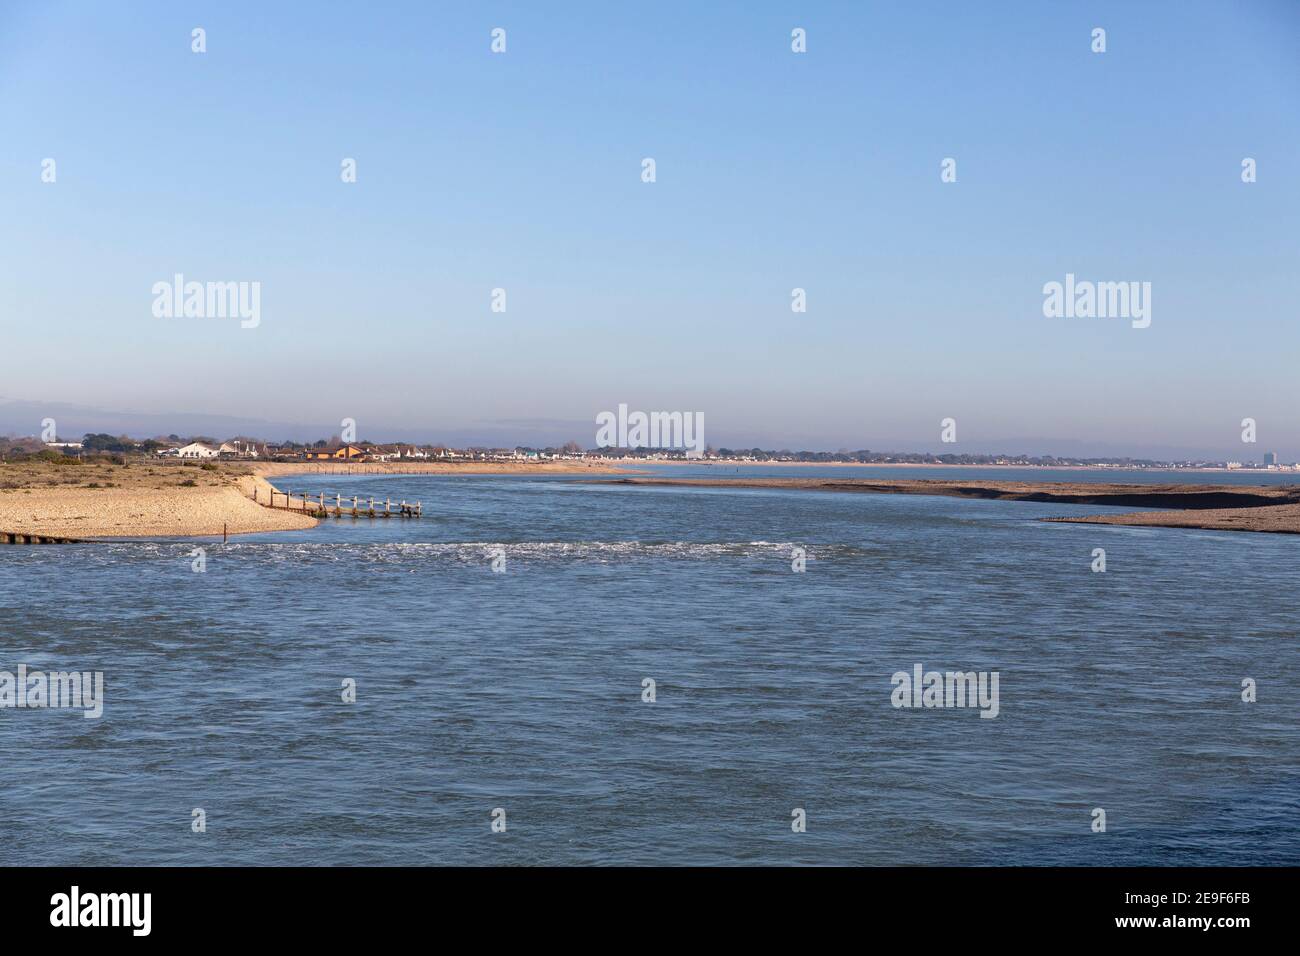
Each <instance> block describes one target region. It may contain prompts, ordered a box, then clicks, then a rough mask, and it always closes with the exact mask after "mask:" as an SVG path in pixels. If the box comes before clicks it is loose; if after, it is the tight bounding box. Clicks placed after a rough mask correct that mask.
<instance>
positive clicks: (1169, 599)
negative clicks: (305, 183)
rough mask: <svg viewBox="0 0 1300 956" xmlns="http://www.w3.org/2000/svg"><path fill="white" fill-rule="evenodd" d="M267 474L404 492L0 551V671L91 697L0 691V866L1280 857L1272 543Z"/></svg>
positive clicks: (799, 497) (1292, 784)
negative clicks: (197, 819) (409, 504)
mask: <svg viewBox="0 0 1300 956" xmlns="http://www.w3.org/2000/svg"><path fill="white" fill-rule="evenodd" d="M867 471H871V470H866V469H864V470H863V472H864V473H865V472H867ZM881 472H883V473H884V474H885V476H887V477H909V476H914V475H918V474H922V472H921V471H920V470H917V471H912V472H905V471H902V470H898V469H889V470H881V471H872V473H881ZM675 473H681V474H685V473H693V472H692V470H690V469H684V470H683V469H677V470H675ZM702 473H704V474H709V475H715V476H718V477H722V473H720V472H718V471H717V470H712V471H706V472H702ZM753 473H757V474H774V475H780V474H789V473H793V474H796V475H814V474H825V473H826V472H825V471H818V472H813V471H810V470H809V469H798V470H793V471H792V472H790V471H774V470H769V469H763V470H759V471H755V472H753ZM834 473H835V474H836V475H842V476H844V477H848V476H850V475H852V474H854V472H853V471H851V470H848V469H844V470H836V471H835V472H834ZM733 474H743V472H733ZM929 474H930V475H932V476H938V477H948V476H949V473H946V472H930V473H929ZM963 474H964V475H966V476H967V477H980V476H979V475H975V474H973V473H966V472H964V473H963ZM1084 474H1085V475H1093V476H1096V475H1097V473H1084ZM993 476H996V477H1007V478H1015V477H1023V475H1019V474H1016V473H1008V472H997V473H996V474H995V475H988V476H985V477H993ZM1033 477H1044V476H1043V475H1042V474H1041V473H1038V474H1035V475H1033ZM1053 477H1057V478H1062V479H1064V478H1076V477H1079V476H1077V475H1073V474H1069V473H1065V474H1057V475H1054V476H1053ZM1100 477H1101V479H1102V480H1130V479H1131V478H1132V477H1133V476H1132V473H1122V474H1119V475H1115V474H1105V473H1102V474H1101V475H1100ZM1170 477H1171V476H1169V475H1160V476H1157V477H1155V478H1152V477H1151V476H1149V475H1143V476H1141V477H1140V478H1139V479H1137V480H1170ZM1202 477H1203V476H1202ZM1234 477H1235V476H1234ZM1219 478H1220V476H1215V477H1213V478H1211V479H1210V480H1215V481H1217V480H1219ZM1256 480H1258V478H1257V479H1256ZM278 483H279V484H280V486H281V487H286V486H291V487H292V488H293V489H294V490H295V491H297V490H306V491H311V492H317V491H326V492H330V493H333V492H335V491H339V492H345V493H349V494H351V493H361V494H364V495H366V496H369V495H371V494H374V495H377V496H379V497H387V496H391V497H393V498H394V499H402V498H405V499H408V500H409V499H417V498H418V499H421V500H422V501H423V502H424V507H425V513H426V517H425V519H424V520H422V521H399V520H390V521H374V522H371V521H365V520H357V521H353V520H352V519H344V520H341V521H338V520H332V521H330V522H328V523H326V524H324V525H322V526H321V527H319V528H316V529H314V530H310V531H304V532H292V533H284V534H275V535H259V536H252V537H244V538H238V539H232V540H231V541H230V543H228V544H226V545H224V546H223V545H222V544H221V543H220V542H219V541H215V542H214V541H211V540H208V541H202V542H197V545H201V546H202V547H204V548H205V549H206V552H207V554H206V561H207V570H206V571H205V572H204V573H195V572H193V571H192V570H191V566H192V561H193V558H192V556H191V552H192V551H193V549H194V548H195V547H196V542H192V541H185V542H179V541H167V542H131V543H115V544H97V545H71V546H63V547H54V546H51V547H6V548H0V608H2V609H3V620H4V622H5V624H4V630H3V639H2V640H0V669H5V670H10V671H14V670H16V669H17V666H18V665H19V664H26V665H27V666H28V667H29V668H32V669H36V668H41V669H46V670H58V669H81V670H102V671H103V672H104V679H105V690H106V697H107V701H106V704H105V709H104V715H103V717H102V718H101V719H98V720H88V719H85V718H83V717H82V716H81V715H80V714H79V713H76V712H69V711H52V710H15V709H4V710H0V747H2V748H3V754H4V762H3V765H4V773H5V780H4V782H3V785H2V786H0V832H3V833H4V838H3V839H2V840H0V863H8V864H14V863H32V864H55V863H71V864H107V863H122V862H135V863H184V864H227V863H251V864H282V863H308V864H356V863H375V864H386V863H405V864H422V863H484V864H486V863H527V864H536V863H617V864H632V863H713V864H731V863H745V862H762V863H812V864H821V863H834V864H859V863H860V864H910V863H957V864H963V863H1005V864H1035V863H1084V864H1092V863H1098V864H1112V863H1131V864H1175V863H1191V864H1199V863H1221V864H1252V863H1289V864H1297V863H1300V836H1298V829H1300V827H1298V824H1300V797H1298V796H1297V794H1298V793H1300V786H1298V785H1300V751H1298V748H1297V742H1298V741H1300V734H1298V733H1297V713H1298V710H1297V707H1296V698H1295V693H1296V688H1297V687H1300V667H1298V666H1297V651H1296V634H1297V626H1296V619H1295V612H1294V608H1295V600H1294V589H1295V583H1296V572H1297V554H1298V552H1297V548H1300V538H1297V537H1292V536H1270V535H1244V534H1243V535H1230V534H1225V533H1219V532H1206V531H1189V530H1173V529H1168V530H1165V529H1136V528H1133V529H1130V528H1105V527H1097V526H1080V525H1059V524H1046V523H1043V522H1039V521H1037V520H1036V519H1037V518H1039V517H1042V516H1045V515H1053V514H1057V515H1059V514H1088V513H1096V512H1102V511H1105V510H1107V509H1103V508H1098V507H1090V506H1062V505H1042V504H1034V503H1021V502H999V501H974V500H971V501H968V500H959V499H950V498H936V497H898V496H876V495H862V494H831V493H818V492H797V491H783V490H766V489H727V488H690V489H676V488H660V487H647V488H629V487H619V486H609V485H606V486H601V485H599V484H583V483H574V482H571V481H568V480H564V479H558V478H556V479H551V478H548V479H540V478H519V477H509V478H487V477H484V478H469V477H441V476H438V477H435V476H401V477H394V476H326V477H321V478H312V479H308V478H296V479H292V480H290V479H279V480H278ZM796 547H800V548H803V549H805V550H806V554H807V571H806V572H805V573H803V574H796V573H792V571H791V560H792V556H793V554H794V551H793V549H794V548H796ZM1098 547H1102V548H1105V549H1106V553H1107V565H1108V570H1107V572H1106V573H1105V574H1094V573H1092V572H1091V571H1090V564H1091V562H1092V551H1093V549H1094V548H1098ZM498 551H501V552H504V555H505V569H504V573H494V572H493V571H492V570H491V565H492V560H493V555H494V554H496V553H497V552H498ZM917 663H920V664H922V665H924V666H925V668H926V669H936V670H958V669H960V670H977V671H998V672H999V674H1000V713H999V716H998V717H997V718H996V719H991V720H990V719H980V718H979V716H978V711H976V710H973V709H965V710H959V709H952V710H905V709H895V708H894V707H892V706H891V704H890V692H891V690H892V685H891V683H890V677H891V675H892V674H893V673H894V672H895V671H899V670H909V671H910V670H911V668H912V666H913V665H914V664H917ZM647 677H648V678H653V679H654V681H655V682H656V691H657V700H656V701H655V702H654V703H644V702H642V699H641V695H642V681H643V679H644V678H647ZM1248 677H1249V678H1253V679H1255V680H1256V681H1257V682H1258V688H1259V690H1258V695H1259V699H1258V702H1256V703H1253V704H1247V703H1243V702H1242V701H1241V685H1242V680H1243V679H1244V678H1248ZM348 678H350V679H353V680H355V681H356V687H357V701H356V703H354V704H345V703H343V702H342V701H341V699H340V689H341V684H342V682H343V681H344V680H345V679H348ZM196 807H201V808H203V809H204V810H205V812H206V814H207V832H206V833H202V834H198V833H193V832H191V826H190V824H191V814H192V810H193V809H194V808H196ZM496 807H501V808H504V809H505V811H506V819H507V830H506V832H505V833H500V834H494V833H492V832H491V829H490V823H491V816H490V814H491V811H492V810H493V808H496ZM796 807H799V808H804V809H806V811H807V819H808V829H807V832H806V833H802V834H797V833H794V832H792V831H791V827H790V821H791V811H792V809H794V808H796ZM1099 807H1100V808H1104V809H1105V810H1106V814H1107V821H1108V832H1106V833H1104V834H1093V833H1092V832H1090V823H1091V821H1092V811H1093V809H1094V808H1099Z"/></svg>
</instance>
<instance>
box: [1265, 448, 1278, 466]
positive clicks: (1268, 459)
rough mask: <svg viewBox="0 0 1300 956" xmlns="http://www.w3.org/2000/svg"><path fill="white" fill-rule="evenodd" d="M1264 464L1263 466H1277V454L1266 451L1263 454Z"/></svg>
mask: <svg viewBox="0 0 1300 956" xmlns="http://www.w3.org/2000/svg"><path fill="white" fill-rule="evenodd" d="M1264 464H1265V465H1276V464H1277V452H1275V451H1266V452H1264Z"/></svg>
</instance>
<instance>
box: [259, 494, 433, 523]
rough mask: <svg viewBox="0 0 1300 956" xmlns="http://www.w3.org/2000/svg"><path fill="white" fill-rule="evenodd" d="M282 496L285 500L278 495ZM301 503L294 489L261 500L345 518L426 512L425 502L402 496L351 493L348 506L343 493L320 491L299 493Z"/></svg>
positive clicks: (414, 515) (283, 507) (411, 515)
mask: <svg viewBox="0 0 1300 956" xmlns="http://www.w3.org/2000/svg"><path fill="white" fill-rule="evenodd" d="M281 496H283V498H284V501H283V503H281V502H279V501H278V499H279V498H280V497H281ZM328 497H333V499H334V503H333V505H329V504H326V498H328ZM298 498H299V503H298V504H295V503H294V501H293V492H291V491H274V490H272V492H271V501H270V503H269V504H268V503H267V502H264V501H263V502H258V503H259V504H263V505H266V507H268V508H280V509H281V510H284V511H301V512H302V513H303V514H307V515H314V516H315V517H318V518H319V517H326V516H329V515H333V516H334V517H335V518H342V517H343V516H344V515H351V516H352V517H353V518H419V517H421V516H423V514H424V506H423V504H422V503H421V502H419V501H406V500H405V499H403V500H402V501H399V502H394V501H393V499H392V498H384V499H383V500H379V499H376V498H369V499H362V497H361V496H360V495H353V496H352V504H351V505H350V506H349V505H348V504H347V503H346V500H347V499H345V498H344V496H343V495H332V496H331V495H326V494H325V492H323V491H322V492H321V493H320V494H318V495H313V496H311V497H308V496H307V495H305V494H300V495H299V496H298ZM253 500H254V501H257V500H258V498H257V488H254V489H253Z"/></svg>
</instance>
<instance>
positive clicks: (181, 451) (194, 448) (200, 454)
mask: <svg viewBox="0 0 1300 956" xmlns="http://www.w3.org/2000/svg"><path fill="white" fill-rule="evenodd" d="M168 450H169V451H170V452H171V454H172V455H173V456H175V457H176V458H216V457H218V456H219V455H220V454H221V452H220V450H219V449H217V448H213V447H212V446H211V445H208V444H205V443H203V442H201V441H192V442H190V443H189V444H188V445H181V447H179V448H175V449H168ZM160 454H165V452H161V453H160Z"/></svg>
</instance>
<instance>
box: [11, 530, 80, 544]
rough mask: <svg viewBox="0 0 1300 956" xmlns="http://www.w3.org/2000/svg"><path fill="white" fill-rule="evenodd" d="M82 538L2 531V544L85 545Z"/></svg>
mask: <svg viewBox="0 0 1300 956" xmlns="http://www.w3.org/2000/svg"><path fill="white" fill-rule="evenodd" d="M83 543H84V542H83V541H82V540H81V539H80V538H64V537H61V536H59V535H54V534H28V533H27V532H26V531H0V544H83Z"/></svg>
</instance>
